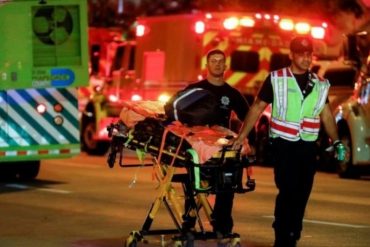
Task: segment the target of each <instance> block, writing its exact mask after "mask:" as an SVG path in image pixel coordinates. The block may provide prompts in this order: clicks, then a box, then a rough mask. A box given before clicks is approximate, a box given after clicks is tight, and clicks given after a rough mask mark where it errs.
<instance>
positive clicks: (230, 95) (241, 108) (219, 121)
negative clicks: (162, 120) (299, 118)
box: [186, 49, 249, 235]
mask: <svg viewBox="0 0 370 247" xmlns="http://www.w3.org/2000/svg"><path fill="white" fill-rule="evenodd" d="M206 66H207V70H208V74H207V78H206V79H204V80H201V81H199V82H196V83H193V84H190V85H189V86H188V87H187V88H186V89H189V88H203V89H206V90H208V91H210V92H212V93H213V94H214V95H215V96H216V98H217V100H218V102H219V104H218V108H219V109H218V113H219V114H218V115H217V116H216V119H213V120H216V121H215V122H214V123H210V124H216V125H220V126H223V127H226V128H230V118H231V112H232V111H234V112H235V113H236V115H237V117H238V118H239V120H240V121H243V119H244V118H245V116H246V114H247V111H248V109H249V107H248V103H247V101H246V99H245V98H244V97H243V95H241V93H240V92H239V91H238V90H237V89H235V88H233V87H232V86H230V85H229V84H227V83H226V82H225V80H224V72H225V70H226V68H227V66H226V56H225V53H224V52H223V51H221V50H217V49H216V50H211V51H210V52H209V53H208V54H207V65H206ZM233 199H234V193H233V192H227V193H226V192H222V193H221V192H219V193H217V195H216V201H215V205H214V208H213V215H212V218H213V220H214V221H213V222H212V225H213V230H214V231H215V232H218V233H221V234H223V235H226V234H229V233H231V232H232V228H233V219H232V207H233Z"/></svg>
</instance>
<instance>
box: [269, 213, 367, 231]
mask: <svg viewBox="0 0 370 247" xmlns="http://www.w3.org/2000/svg"><path fill="white" fill-rule="evenodd" d="M262 217H263V218H272V219H273V218H275V217H274V216H271V215H265V216H262ZM303 222H306V223H313V224H319V225H330V226H340V227H349V228H370V226H366V225H353V224H345V223H338V222H330V221H321V220H307V219H304V220H303Z"/></svg>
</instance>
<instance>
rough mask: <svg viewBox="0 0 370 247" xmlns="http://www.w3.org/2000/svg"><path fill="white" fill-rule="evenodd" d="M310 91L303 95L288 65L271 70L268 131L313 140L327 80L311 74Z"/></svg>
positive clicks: (323, 102)
mask: <svg viewBox="0 0 370 247" xmlns="http://www.w3.org/2000/svg"><path fill="white" fill-rule="evenodd" d="M310 79H311V80H312V82H313V83H314V86H313V88H312V91H311V93H310V94H309V95H307V97H306V98H305V99H303V95H302V92H301V89H300V88H299V86H298V83H297V82H296V80H295V78H294V76H293V73H292V72H291V71H290V69H289V68H284V69H281V70H277V71H273V72H271V83H272V88H273V93H274V101H273V105H272V106H273V107H272V114H271V126H270V135H271V137H273V138H276V137H281V138H284V139H287V140H292V141H297V140H299V139H302V140H306V141H315V140H316V139H317V136H318V133H319V130H320V117H319V114H320V113H321V111H322V109H323V108H324V105H325V103H326V98H327V95H328V90H329V83H328V81H327V80H324V81H322V80H319V78H318V77H317V75H315V74H313V78H310Z"/></svg>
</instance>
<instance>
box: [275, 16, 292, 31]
mask: <svg viewBox="0 0 370 247" xmlns="http://www.w3.org/2000/svg"><path fill="white" fill-rule="evenodd" d="M279 27H280V28H281V29H283V30H286V31H292V30H293V29H294V23H293V21H292V20H291V19H281V20H280V22H279Z"/></svg>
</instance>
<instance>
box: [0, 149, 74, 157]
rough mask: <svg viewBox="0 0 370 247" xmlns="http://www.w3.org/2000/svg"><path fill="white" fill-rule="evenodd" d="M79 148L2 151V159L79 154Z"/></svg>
mask: <svg viewBox="0 0 370 247" xmlns="http://www.w3.org/2000/svg"><path fill="white" fill-rule="evenodd" d="M79 153H80V149H79V148H72V149H67V148H62V149H40V150H18V151H14V150H13V151H0V157H16V156H17V157H18V156H35V155H59V154H79Z"/></svg>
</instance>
